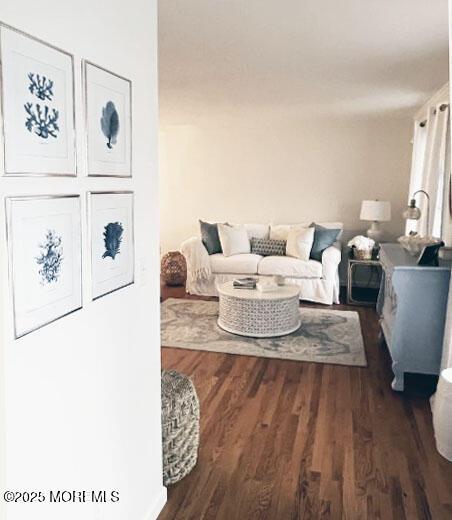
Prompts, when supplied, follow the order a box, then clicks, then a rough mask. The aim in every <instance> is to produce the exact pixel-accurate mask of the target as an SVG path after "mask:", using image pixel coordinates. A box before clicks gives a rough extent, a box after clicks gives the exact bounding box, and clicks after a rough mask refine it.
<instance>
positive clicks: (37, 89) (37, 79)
mask: <svg viewBox="0 0 452 520" xmlns="http://www.w3.org/2000/svg"><path fill="white" fill-rule="evenodd" d="M28 81H29V85H28V90H29V91H30V94H31V95H33V96H35V97H36V98H38V99H39V100H40V101H41V102H42V103H39V102H34V100H33V102H27V103H25V104H24V109H25V112H26V119H25V127H26V129H27V130H28V131H29V132H30V133H34V134H35V135H37V136H38V137H39V138H41V139H48V138H49V137H53V138H57V137H58V133H59V131H60V128H59V125H58V119H59V117H60V114H59V111H58V110H57V109H55V108H53V107H50V106H49V105H48V104H47V102H49V104H50V102H51V101H52V100H53V97H54V91H53V89H54V82H53V81H52V79H50V78H47V77H46V76H41V75H40V74H35V73H33V72H29V73H28Z"/></svg>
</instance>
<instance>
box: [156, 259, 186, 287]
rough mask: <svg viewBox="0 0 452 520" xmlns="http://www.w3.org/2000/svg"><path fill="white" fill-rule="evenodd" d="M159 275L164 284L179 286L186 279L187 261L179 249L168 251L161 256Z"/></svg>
mask: <svg viewBox="0 0 452 520" xmlns="http://www.w3.org/2000/svg"><path fill="white" fill-rule="evenodd" d="M160 271H161V275H162V278H163V281H164V282H165V284H166V285H170V286H180V285H184V284H185V282H186V280H187V262H186V260H185V257H184V255H183V254H182V253H181V252H180V251H170V252H168V253H166V254H165V255H163V256H162V261H161V268H160Z"/></svg>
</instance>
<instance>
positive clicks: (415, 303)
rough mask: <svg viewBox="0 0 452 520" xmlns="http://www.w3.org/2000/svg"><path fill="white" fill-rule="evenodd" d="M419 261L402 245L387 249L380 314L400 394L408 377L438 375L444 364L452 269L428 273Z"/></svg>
mask: <svg viewBox="0 0 452 520" xmlns="http://www.w3.org/2000/svg"><path fill="white" fill-rule="evenodd" d="M416 260H417V259H416V257H413V256H411V255H409V254H408V253H407V252H406V251H405V250H404V249H403V248H402V247H401V246H400V245H399V244H381V249H380V261H381V265H382V268H383V276H382V280H381V287H380V293H379V296H378V302H377V312H378V313H379V315H380V324H381V330H382V332H383V335H384V338H385V340H386V343H387V345H388V348H389V352H390V353H391V357H392V370H393V372H394V380H393V382H392V388H393V389H394V390H399V391H402V390H403V388H404V374H405V372H412V373H420V374H438V373H439V368H440V363H441V352H442V345H443V336H444V323H445V319H446V310H447V295H448V292H449V279H450V273H451V263H450V262H441V261H440V262H441V263H440V266H439V267H426V266H419V265H416Z"/></svg>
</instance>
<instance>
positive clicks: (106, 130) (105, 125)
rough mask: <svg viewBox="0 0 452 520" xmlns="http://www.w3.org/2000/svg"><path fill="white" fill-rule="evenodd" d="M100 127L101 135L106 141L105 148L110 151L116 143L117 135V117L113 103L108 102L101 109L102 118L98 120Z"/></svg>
mask: <svg viewBox="0 0 452 520" xmlns="http://www.w3.org/2000/svg"><path fill="white" fill-rule="evenodd" d="M100 127H101V129H102V133H103V134H104V136H105V138H106V139H107V143H106V145H107V148H109V149H110V150H111V149H112V148H113V145H115V144H116V143H117V138H118V134H119V115H118V111H117V110H116V107H115V104H114V103H113V101H108V102H107V104H106V105H105V106H104V107H103V108H102V117H101V119H100Z"/></svg>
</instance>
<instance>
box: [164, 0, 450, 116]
mask: <svg viewBox="0 0 452 520" xmlns="http://www.w3.org/2000/svg"><path fill="white" fill-rule="evenodd" d="M447 16H448V15H447V0H396V1H395V0H340V1H338V0H321V1H319V0H298V1H296V0H279V1H278V0H160V2H159V88H160V112H161V118H162V120H163V121H165V120H167V121H168V122H172V123H177V124H190V123H193V122H194V121H195V120H196V119H199V118H207V117H212V116H213V115H215V116H217V115H224V116H231V117H234V116H244V117H252V115H253V114H259V115H260V116H262V115H263V114H268V115H272V116H275V117H281V116H282V117H295V118H299V117H312V116H318V115H329V116H331V115H339V116H344V115H348V116H368V115H375V114H377V115H381V114H383V115H387V114H388V113H391V114H397V115H400V114H402V115H407V114H412V113H413V111H414V110H415V108H416V107H418V106H420V105H421V104H422V103H423V102H424V101H425V100H426V99H427V98H428V96H429V95H430V94H431V93H433V92H434V91H435V90H436V89H438V88H439V87H441V86H442V85H443V84H444V83H445V82H446V81H448V33H447V31H448V24H447Z"/></svg>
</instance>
